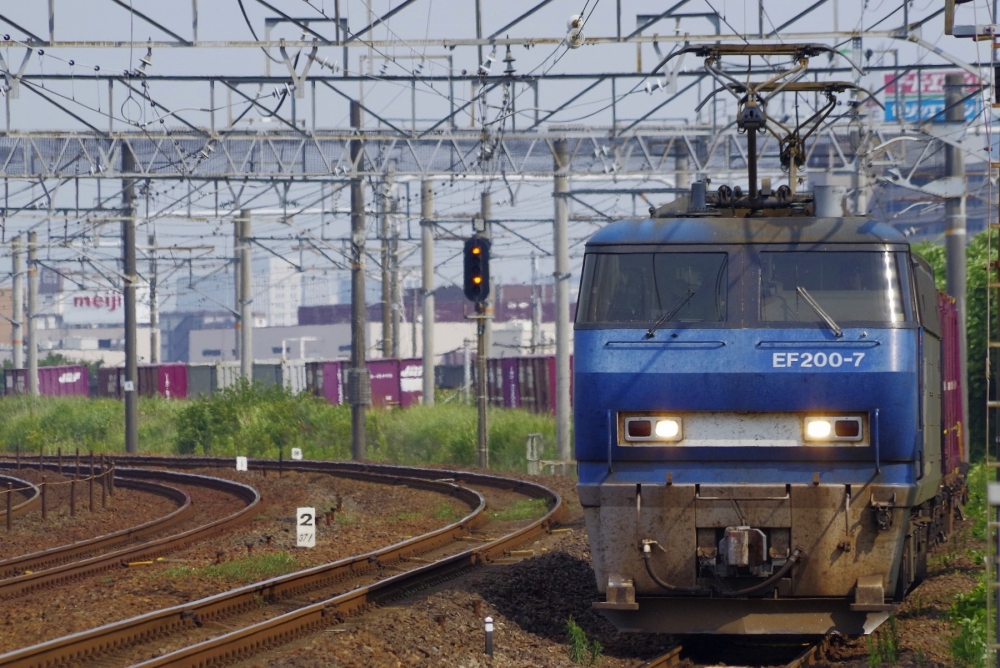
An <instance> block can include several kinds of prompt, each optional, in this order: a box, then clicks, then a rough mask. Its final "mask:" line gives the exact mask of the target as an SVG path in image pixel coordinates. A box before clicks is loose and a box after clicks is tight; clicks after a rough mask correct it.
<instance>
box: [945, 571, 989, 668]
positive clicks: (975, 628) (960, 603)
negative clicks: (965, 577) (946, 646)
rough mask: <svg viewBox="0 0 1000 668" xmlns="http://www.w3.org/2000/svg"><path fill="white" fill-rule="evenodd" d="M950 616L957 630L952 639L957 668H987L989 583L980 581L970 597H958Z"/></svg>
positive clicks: (961, 595)
mask: <svg viewBox="0 0 1000 668" xmlns="http://www.w3.org/2000/svg"><path fill="white" fill-rule="evenodd" d="M948 617H949V619H950V620H951V621H952V623H953V624H955V625H956V626H957V627H958V635H957V636H955V637H954V638H952V639H951V655H952V658H953V659H954V660H955V666H956V668H983V667H984V666H985V665H986V626H987V624H986V583H985V581H983V580H981V581H980V582H979V584H977V585H976V586H975V587H974V588H973V589H972V591H970V592H969V593H968V594H959V595H958V596H956V597H955V601H954V603H952V605H951V609H950V610H949V611H948Z"/></svg>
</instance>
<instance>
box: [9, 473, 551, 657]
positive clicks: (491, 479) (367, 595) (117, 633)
mask: <svg viewBox="0 0 1000 668" xmlns="http://www.w3.org/2000/svg"><path fill="white" fill-rule="evenodd" d="M140 459H141V460H142V463H147V464H151V465H156V466H165V465H172V466H178V465H187V466H195V467H205V466H219V465H220V464H221V465H225V466H230V465H231V462H230V460H228V459H226V460H218V459H208V458H192V459H191V460H190V461H189V460H188V459H184V460H180V461H178V460H177V459H174V458H121V459H119V461H125V462H127V463H129V464H133V465H134V464H138V463H140V461H139V460H140ZM165 459H166V460H168V461H163V460H165ZM182 462H183V464H182ZM252 465H253V466H255V467H257V468H261V467H265V468H277V467H278V466H279V465H280V464H279V463H278V462H270V461H260V460H255V461H253V462H252ZM284 466H285V468H289V469H296V470H301V471H312V472H326V473H331V474H333V475H337V476H340V477H350V478H357V479H364V480H368V481H371V482H381V483H384V484H405V485H408V486H413V487H417V488H421V489H428V490H434V491H438V492H441V493H445V494H449V495H451V496H454V497H456V498H459V499H461V500H463V501H465V502H466V503H468V504H469V505H470V507H472V508H474V510H473V511H472V512H471V513H470V514H469V515H467V516H466V517H464V518H463V519H462V520H460V521H458V522H455V523H454V524H450V525H448V526H446V527H444V528H442V529H438V530H436V531H433V532H430V533H428V534H424V535H423V536H418V537H416V538H412V539H409V540H406V541H403V542H401V543H396V544H394V545H390V546H388V547H386V548H382V549H380V550H376V551H374V552H370V553H368V554H364V555H359V556H355V557H350V558H348V559H343V560H340V561H337V562H333V563H330V564H326V565H323V566H318V567H314V568H310V569H307V570H304V571H299V572H297V573H292V574H289V575H285V576H281V577H278V578H273V579H271V580H266V581H264V582H260V583H256V584H252V585H248V586H245V587H240V588H238V589H234V590H231V591H228V592H224V593H222V594H218V595H216V596H211V597H208V598H205V599H201V600H199V601H193V602H190V603H187V604H184V605H179V606H174V607H171V608H165V609H162V610H158V611H154V612H151V613H148V614H145V615H140V616H138V617H134V618H132V619H127V620H122V621H120V622H115V623H112V624H108V625H105V626H103V627H100V628H97V629H91V630H89V631H83V632H80V633H76V634H73V635H70V636H66V637H63V638H57V639H55V640H52V641H49V642H46V643H42V644H39V645H36V646H33V647H27V648H23V649H20V650H16V651H13V652H10V653H8V654H4V655H0V666H3V667H15V666H16V667H18V668H26V667H33V666H47V665H53V664H59V663H80V662H81V660H83V659H86V658H93V659H96V658H97V657H98V656H99V655H100V654H103V653H106V652H107V651H109V650H113V649H115V648H118V647H124V646H127V645H132V644H135V643H141V642H143V641H144V640H145V639H147V638H151V637H156V636H162V635H164V634H169V633H172V632H174V631H176V630H178V629H180V628H183V627H185V626H190V625H201V624H204V623H205V622H206V621H209V620H211V619H213V618H221V617H224V616H226V615H231V614H235V613H237V612H239V611H241V610H244V609H248V608H253V607H257V606H258V605H259V602H260V601H261V600H262V599H263V600H268V601H279V600H284V599H288V598H290V597H293V596H297V595H299V594H302V593H303V592H307V591H310V590H315V589H318V588H321V587H324V586H328V585H331V584H334V583H336V582H337V581H339V580H342V579H344V578H347V577H350V576H356V575H361V574H364V573H367V572H371V571H372V570H373V569H375V568H377V567H379V566H384V565H386V564H392V563H396V562H400V561H404V560H406V559H407V558H409V557H412V556H416V555H417V554H419V553H425V552H427V551H429V550H433V549H435V548H437V547H441V546H444V545H447V544H449V543H453V542H455V541H457V540H460V539H461V538H462V537H463V536H466V535H468V534H469V532H470V531H471V530H472V529H473V528H474V527H475V526H476V525H477V524H478V523H479V522H481V521H482V520H483V518H484V513H485V509H486V504H485V500H484V499H483V497H482V495H481V494H480V493H479V492H476V491H474V490H471V489H469V488H466V487H462V486H460V485H458V484H457V481H458V480H459V479H462V480H465V481H467V482H469V483H473V484H477V485H482V486H488V487H494V488H499V489H506V490H517V491H519V492H520V493H522V494H525V495H526V496H531V497H533V498H544V499H547V500H548V501H549V502H550V509H549V512H548V513H547V514H546V515H545V516H544V517H542V518H541V519H539V520H537V521H535V522H533V523H532V524H530V525H529V526H526V527H523V528H522V529H520V530H518V531H515V532H513V533H511V534H509V535H507V536H504V537H503V538H500V539H498V540H495V541H493V542H491V543H488V544H486V545H482V546H478V547H475V548H473V549H469V550H464V551H462V552H461V553H459V554H455V555H452V556H450V557H446V558H444V559H441V560H440V561H437V562H435V563H433V564H429V565H426V566H420V567H417V568H415V569H413V570H410V571H407V572H405V573H401V574H399V575H395V576H392V577H389V578H386V579H384V580H381V581H379V582H377V583H375V584H373V585H370V586H365V587H360V588H357V589H353V590H351V591H350V592H347V593H344V594H340V595H338V596H335V597H333V598H331V599H328V600H326V601H322V602H320V603H315V604H311V605H307V606H304V607H302V608H299V609H297V610H295V611H292V612H289V613H286V614H283V615H279V616H277V617H274V618H272V619H270V620H267V621H266V622H263V623H260V624H255V625H252V626H248V627H246V628H244V629H242V630H240V631H237V632H234V633H230V634H226V635H224V636H221V637H218V638H213V639H211V640H208V641H205V642H203V643H199V644H196V645H193V646H191V647H188V648H185V649H183V650H180V651H179V652H176V653H172V654H168V655H164V656H162V657H158V658H157V659H156V660H154V662H151V663H148V664H142V665H150V666H152V665H157V666H159V665H194V664H199V665H207V663H210V662H211V661H213V660H215V659H217V658H219V657H221V656H226V657H230V658H233V657H236V656H239V655H240V654H243V653H245V652H246V651H248V650H253V649H255V648H259V647H261V646H262V645H266V644H269V643H270V644H274V643H279V642H284V641H287V640H288V639H291V638H292V637H294V636H296V635H299V634H301V633H303V632H307V631H308V630H309V629H311V628H314V627H316V626H317V625H319V624H329V623H332V622H334V621H335V620H337V619H342V618H343V617H346V616H348V615H351V614H355V613H358V612H361V611H363V610H365V609H366V608H367V607H368V606H370V605H372V604H373V603H376V602H377V601H379V600H383V599H385V598H386V597H388V596H394V595H399V594H400V593H401V592H403V591H405V590H408V589H409V588H412V587H415V586H419V584H420V583H426V582H427V581H428V580H438V579H440V578H442V577H447V576H449V575H452V574H454V573H457V572H460V571H462V570H465V569H467V568H470V567H472V566H475V565H476V564H479V563H483V562H486V561H489V560H490V559H491V558H494V557H497V556H500V555H502V554H503V553H505V552H507V551H509V550H511V549H512V548H513V547H515V546H517V545H519V544H521V543H523V542H525V541H527V540H530V539H531V538H533V537H535V536H537V535H540V534H542V533H544V532H546V531H547V530H548V529H549V528H550V527H551V526H552V524H553V523H555V522H556V521H558V520H559V519H561V518H562V517H563V516H564V513H565V507H564V505H563V503H562V499H561V498H560V496H559V495H558V494H557V493H556V492H554V491H552V490H549V489H547V488H545V487H542V486H541V485H537V484H535V483H531V482H522V481H518V480H511V479H508V478H503V477H500V476H493V475H489V474H482V473H473V472H464V471H463V472H458V471H447V470H441V469H417V468H408V467H400V466H391V465H376V464H356V463H350V462H294V463H285V464H284ZM404 473H408V474H410V475H403V474H404ZM203 662H206V663H204V664H203Z"/></svg>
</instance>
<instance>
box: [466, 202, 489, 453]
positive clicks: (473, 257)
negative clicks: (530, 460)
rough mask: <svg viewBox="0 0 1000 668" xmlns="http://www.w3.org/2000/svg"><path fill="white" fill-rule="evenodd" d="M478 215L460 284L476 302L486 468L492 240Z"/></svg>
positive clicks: (479, 406) (479, 408) (478, 394)
mask: <svg viewBox="0 0 1000 668" xmlns="http://www.w3.org/2000/svg"><path fill="white" fill-rule="evenodd" d="M480 220H481V219H477V220H476V221H474V224H475V225H476V228H477V229H476V234H475V236H473V237H471V238H469V239H467V240H466V241H465V248H464V250H463V251H462V259H463V265H464V268H465V272H464V275H465V280H464V282H463V288H464V291H465V297H466V299H468V300H469V301H471V302H475V304H476V315H474V316H473V317H474V318H475V319H476V341H477V352H478V354H477V355H476V410H477V412H478V414H479V420H478V421H479V428H478V431H477V446H478V452H479V466H480V468H489V465H490V449H489V441H488V439H487V432H486V399H487V395H486V323H487V320H488V319H489V318H490V314H489V313H488V309H487V307H486V304H487V299H488V298H489V296H490V247H491V246H492V242H491V241H490V240H489V239H488V238H487V237H485V236H483V234H482V233H483V229H482V228H483V227H485V226H481V225H479V222H480Z"/></svg>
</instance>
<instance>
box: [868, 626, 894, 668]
mask: <svg viewBox="0 0 1000 668" xmlns="http://www.w3.org/2000/svg"><path fill="white" fill-rule="evenodd" d="M865 647H866V648H867V649H868V667H869V668H880V667H881V666H882V665H883V664H886V663H888V664H889V665H890V666H894V665H896V664H897V663H899V633H898V630H897V629H896V616H895V615H889V622H888V624H887V625H886V626H884V627H882V628H881V629H879V630H878V632H877V633H875V634H873V635H869V636H865Z"/></svg>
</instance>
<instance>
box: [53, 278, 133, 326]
mask: <svg viewBox="0 0 1000 668" xmlns="http://www.w3.org/2000/svg"><path fill="white" fill-rule="evenodd" d="M135 300H136V320H137V321H138V322H139V323H148V322H149V287H148V286H146V285H139V286H137V288H136V299H135ZM59 307H60V312H61V313H62V319H63V323H64V324H66V325H105V326H112V327H115V326H117V327H122V326H124V324H125V297H124V296H123V294H122V292H121V291H120V290H73V291H68V292H63V293H62V294H61V295H60V296H59Z"/></svg>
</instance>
